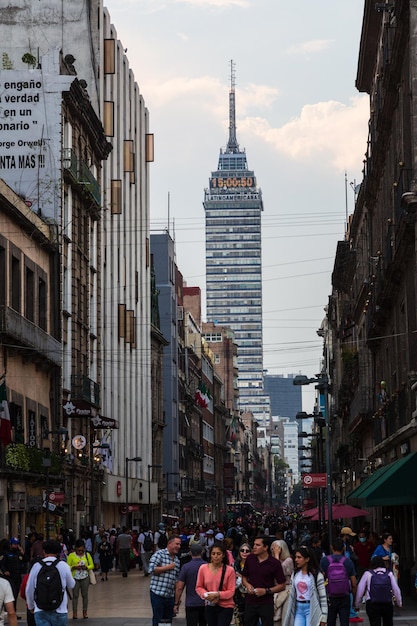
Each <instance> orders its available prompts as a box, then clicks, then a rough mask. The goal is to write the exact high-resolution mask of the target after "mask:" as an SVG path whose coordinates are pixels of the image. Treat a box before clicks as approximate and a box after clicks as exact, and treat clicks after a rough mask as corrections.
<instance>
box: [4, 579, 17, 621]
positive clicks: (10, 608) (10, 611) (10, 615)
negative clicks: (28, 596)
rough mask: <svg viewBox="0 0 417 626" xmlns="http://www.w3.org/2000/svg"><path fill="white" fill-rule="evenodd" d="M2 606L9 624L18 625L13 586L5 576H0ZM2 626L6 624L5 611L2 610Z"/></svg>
mask: <svg viewBox="0 0 417 626" xmlns="http://www.w3.org/2000/svg"><path fill="white" fill-rule="evenodd" d="M0 606H4V611H6V613H7V619H8V621H9V626H17V617H16V610H15V608H14V595H13V590H12V586H11V584H10V583H9V581H8V580H6V579H5V578H0ZM0 626H4V612H3V611H0Z"/></svg>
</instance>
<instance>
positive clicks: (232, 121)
mask: <svg viewBox="0 0 417 626" xmlns="http://www.w3.org/2000/svg"><path fill="white" fill-rule="evenodd" d="M235 86H236V69H235V63H234V62H233V59H232V60H231V61H230V94H229V141H228V142H227V147H226V152H229V153H230V152H232V153H236V152H239V144H238V143H237V139H236V103H235Z"/></svg>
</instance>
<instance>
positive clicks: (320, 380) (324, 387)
mask: <svg viewBox="0 0 417 626" xmlns="http://www.w3.org/2000/svg"><path fill="white" fill-rule="evenodd" d="M311 383H316V389H318V390H319V391H323V395H324V419H325V424H326V428H327V433H326V477H327V519H328V532H329V543H330V545H332V540H333V536H332V535H333V510H332V505H333V492H332V471H331V457H330V411H329V377H328V376H327V374H325V373H323V374H320V375H319V376H316V377H315V378H309V377H308V376H305V375H303V374H298V375H297V376H294V378H293V381H292V384H293V385H297V386H300V385H310V384H311ZM297 417H298V414H297Z"/></svg>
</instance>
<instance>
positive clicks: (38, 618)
mask: <svg viewBox="0 0 417 626" xmlns="http://www.w3.org/2000/svg"><path fill="white" fill-rule="evenodd" d="M43 551H44V554H45V556H44V558H43V559H42V560H41V561H37V562H36V563H34V564H33V566H32V569H31V570H30V572H29V577H28V580H27V584H26V603H27V607H28V609H29V611H32V612H33V613H34V614H35V622H36V626H67V624H68V595H67V589H74V587H75V580H74V578H73V577H72V576H71V569H70V567H69V565H68V563H65V561H60V560H59V555H60V553H61V545H60V543H59V541H56V540H51V539H49V540H46V541H45V542H44V543H43ZM44 564H49V567H56V569H57V570H58V572H59V575H60V579H61V590H60V591H61V595H60V598H59V599H60V603H59V604H58V602H57V603H56V608H53V609H51V610H48V609H45V608H41V605H42V606H44V604H43V602H42V600H43V598H41V597H40V595H41V594H40V581H38V575H39V574H40V573H41V571H42V568H43V566H44ZM49 587H52V585H49ZM49 600H53V598H49ZM52 604H55V603H54V602H52Z"/></svg>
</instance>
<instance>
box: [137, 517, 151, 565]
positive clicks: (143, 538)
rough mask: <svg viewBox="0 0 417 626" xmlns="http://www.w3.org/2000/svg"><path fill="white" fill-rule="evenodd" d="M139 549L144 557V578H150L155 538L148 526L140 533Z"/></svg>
mask: <svg viewBox="0 0 417 626" xmlns="http://www.w3.org/2000/svg"><path fill="white" fill-rule="evenodd" d="M138 548H139V552H140V555H141V557H142V567H143V573H144V576H149V561H150V558H151V556H152V554H153V550H154V538H153V534H152V533H151V531H150V530H149V528H148V527H147V526H144V527H143V530H142V532H141V533H139V537H138Z"/></svg>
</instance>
